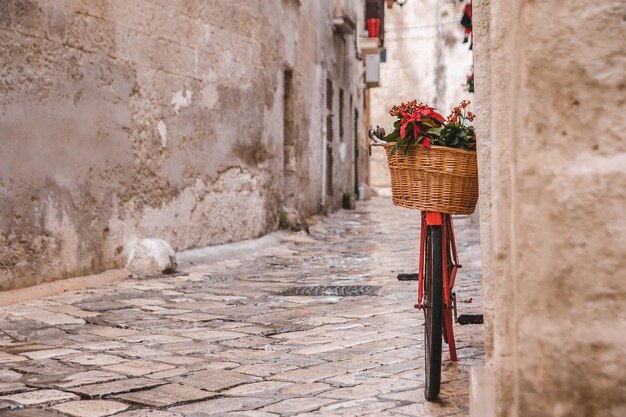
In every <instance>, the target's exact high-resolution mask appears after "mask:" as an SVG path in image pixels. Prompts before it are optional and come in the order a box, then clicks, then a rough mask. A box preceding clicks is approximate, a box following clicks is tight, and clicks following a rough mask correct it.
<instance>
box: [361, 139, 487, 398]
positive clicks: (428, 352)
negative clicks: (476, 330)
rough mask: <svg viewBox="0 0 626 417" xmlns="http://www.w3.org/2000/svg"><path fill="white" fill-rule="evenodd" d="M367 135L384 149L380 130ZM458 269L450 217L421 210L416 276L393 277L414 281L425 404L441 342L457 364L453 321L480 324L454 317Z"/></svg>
mask: <svg viewBox="0 0 626 417" xmlns="http://www.w3.org/2000/svg"><path fill="white" fill-rule="evenodd" d="M368 135H369V137H370V138H371V139H372V141H373V142H374V143H373V146H388V144H387V143H386V142H384V141H383V140H382V138H383V137H384V135H385V132H384V130H383V129H381V128H378V129H377V130H370V131H369V133H368ZM459 268H461V264H460V263H459V257H458V252H457V249H456V240H455V237H454V224H453V222H452V216H451V215H449V214H444V213H438V212H430V211H422V212H421V228H420V253H419V269H418V273H417V274H399V275H398V276H397V278H398V280H400V281H418V293H417V304H415V307H416V308H417V309H420V310H422V311H423V312H424V345H425V354H424V357H425V370H426V384H425V388H424V396H425V398H426V400H428V401H435V400H437V399H438V398H439V391H440V387H441V360H442V346H443V344H442V340H443V341H444V342H445V343H446V344H447V345H448V349H449V352H450V360H452V361H453V362H455V361H457V354H456V344H455V341H454V330H453V326H452V325H453V322H457V323H459V324H474V323H482V315H478V314H464V315H461V316H457V303H456V294H455V293H454V291H453V289H454V283H455V281H456V274H457V271H458V269H459ZM453 318H454V321H453Z"/></svg>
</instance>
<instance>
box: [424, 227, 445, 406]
mask: <svg viewBox="0 0 626 417" xmlns="http://www.w3.org/2000/svg"><path fill="white" fill-rule="evenodd" d="M424 266H425V268H424V301H423V306H424V321H425V323H424V344H425V346H426V352H425V355H424V356H425V359H426V363H425V369H426V386H425V388H424V396H425V398H426V400H428V401H435V400H436V399H437V398H438V397H439V388H440V386H441V337H442V324H443V256H442V244H441V226H428V230H427V233H426V259H425V265H424Z"/></svg>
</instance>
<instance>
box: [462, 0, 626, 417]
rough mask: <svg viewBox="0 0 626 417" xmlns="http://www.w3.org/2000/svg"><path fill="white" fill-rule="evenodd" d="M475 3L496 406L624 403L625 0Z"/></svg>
mask: <svg viewBox="0 0 626 417" xmlns="http://www.w3.org/2000/svg"><path fill="white" fill-rule="evenodd" d="M474 10H475V12H474V20H475V23H474V29H475V31H476V42H475V56H476V63H477V65H476V90H477V97H478V102H479V103H478V104H479V115H484V114H490V115H491V117H490V118H489V119H484V118H479V119H478V122H479V125H480V131H481V133H482V134H481V141H480V142H479V147H480V149H479V155H480V158H481V161H480V162H481V197H480V198H481V217H482V218H481V224H482V225H489V226H490V227H489V230H488V232H487V233H486V234H485V233H484V231H483V235H482V239H483V240H482V250H483V254H485V257H488V258H489V260H490V264H489V265H483V267H484V268H486V269H484V273H486V274H488V275H487V276H484V282H485V284H486V286H485V299H486V301H488V300H489V301H490V303H491V306H490V310H488V313H490V314H488V315H487V320H488V323H487V327H486V328H487V330H488V332H489V333H490V336H491V340H490V342H489V344H488V351H489V352H488V353H489V356H490V361H489V363H490V369H491V370H492V374H493V377H494V381H495V386H494V387H493V388H494V389H495V395H496V410H495V411H496V412H495V414H496V415H498V416H516V417H517V416H520V417H521V416H524V417H525V416H617V415H623V414H624V413H625V412H626V391H625V388H624V387H626V377H625V376H624V375H625V373H624V371H623V370H624V369H625V368H626V358H625V357H624V355H623V351H624V344H625V343H626V324H625V323H626V320H625V319H626V312H625V309H624V305H626V281H625V280H624V279H623V270H624V268H625V267H626V260H625V258H624V248H625V247H626V214H625V211H624V207H625V205H626V192H625V190H626V171H625V169H624V167H626V142H625V141H624V137H623V136H624V134H623V132H624V131H625V130H626V119H625V118H624V117H623V113H624V110H625V109H624V93H625V91H624V90H625V89H626V73H625V72H624V70H623V68H624V64H625V57H626V43H625V42H624V39H625V38H626V29H625V27H624V16H625V15H626V5H625V4H624V3H623V2H614V1H608V0H602V1H592V0H575V1H571V2H531V1H522V0H516V1H513V2H490V1H489V0H475V1H474ZM482 89H485V90H482ZM485 135H486V136H485ZM485 138H486V139H487V140H484V139H485ZM485 162H488V163H487V165H485ZM486 167H488V169H486ZM485 208H490V210H485ZM488 340H489V339H488ZM486 397H488V395H487V396H486Z"/></svg>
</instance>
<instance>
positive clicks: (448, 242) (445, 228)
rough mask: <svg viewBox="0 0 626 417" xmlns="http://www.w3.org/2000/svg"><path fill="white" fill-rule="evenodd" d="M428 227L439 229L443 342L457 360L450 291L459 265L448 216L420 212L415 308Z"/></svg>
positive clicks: (419, 297)
mask: <svg viewBox="0 0 626 417" xmlns="http://www.w3.org/2000/svg"><path fill="white" fill-rule="evenodd" d="M428 226H439V227H441V246H442V247H441V254H442V257H441V259H442V262H443V265H442V270H443V325H444V328H445V336H446V337H445V341H446V342H447V343H448V348H449V349H450V359H451V360H452V361H456V360H457V356H456V345H455V343H454V331H453V330H452V310H453V309H454V308H456V306H455V305H454V303H455V302H456V300H454V295H453V293H452V289H453V288H454V282H455V280H456V272H457V270H458V269H459V268H461V265H460V264H459V258H458V254H457V250H456V241H455V239H454V226H453V224H452V216H451V215H449V214H443V213H435V212H430V211H428V212H424V211H423V212H422V227H421V233H420V235H421V236H420V257H419V271H418V283H417V285H418V293H417V308H418V309H420V310H421V309H422V307H423V306H422V299H423V296H424V261H425V256H426V253H425V246H426V233H427V231H426V230H427V227H428Z"/></svg>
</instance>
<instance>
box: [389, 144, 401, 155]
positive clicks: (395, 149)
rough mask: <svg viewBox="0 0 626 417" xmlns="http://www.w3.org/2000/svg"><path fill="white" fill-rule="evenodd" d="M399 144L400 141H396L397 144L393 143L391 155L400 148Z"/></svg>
mask: <svg viewBox="0 0 626 417" xmlns="http://www.w3.org/2000/svg"><path fill="white" fill-rule="evenodd" d="M398 146H400V142H396V144H395V145H393V148H391V155H395V153H396V151H397V150H398Z"/></svg>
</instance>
